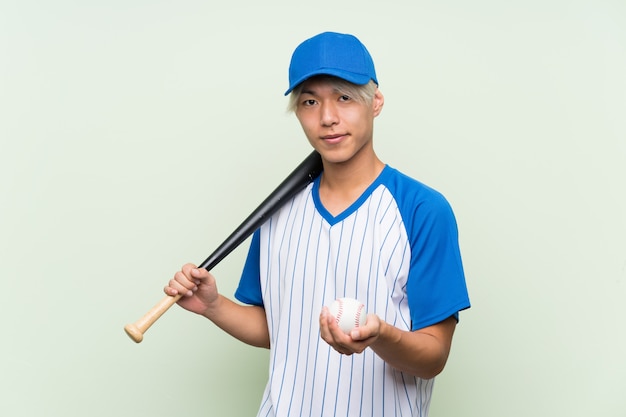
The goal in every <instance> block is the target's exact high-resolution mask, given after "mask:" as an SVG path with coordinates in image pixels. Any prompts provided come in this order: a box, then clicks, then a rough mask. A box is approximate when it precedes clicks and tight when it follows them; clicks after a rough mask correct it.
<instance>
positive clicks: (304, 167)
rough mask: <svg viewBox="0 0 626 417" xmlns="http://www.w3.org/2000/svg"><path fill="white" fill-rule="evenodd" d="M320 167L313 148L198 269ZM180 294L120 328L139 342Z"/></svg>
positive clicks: (229, 247)
mask: <svg viewBox="0 0 626 417" xmlns="http://www.w3.org/2000/svg"><path fill="white" fill-rule="evenodd" d="M322 169H323V167H322V158H321V157H320V155H319V153H317V151H313V152H311V154H310V155H309V156H307V157H306V158H305V159H304V161H302V162H301V163H300V165H298V166H297V167H296V169H294V170H293V171H292V172H291V174H289V175H288V176H287V178H285V179H284V180H283V182H281V183H280V185H279V186H278V187H276V189H275V190H274V191H272V193H271V194H270V195H269V196H268V197H267V198H266V199H265V200H263V202H262V203H261V204H260V205H259V206H258V207H257V208H256V209H255V210H254V211H253V212H252V213H251V214H250V215H249V216H248V217H247V218H246V219H245V220H244V221H243V222H242V223H241V224H240V225H239V226H238V227H237V228H236V229H235V231H234V232H233V233H232V234H231V235H230V236H228V237H227V238H226V240H224V242H222V244H221V245H220V246H219V247H218V248H217V249H216V250H215V251H214V252H213V253H212V254H211V255H210V256H209V257H208V258H207V259H205V261H204V262H202V263H201V264H200V265H199V266H198V268H205V269H206V270H208V271H210V270H211V269H212V268H213V267H214V266H215V265H217V264H218V263H219V262H220V261H221V260H222V259H224V258H225V257H226V256H227V255H228V254H229V253H231V252H232V251H233V250H235V248H237V247H238V246H239V245H240V244H241V243H242V242H243V241H244V240H246V239H247V238H248V237H249V236H250V235H251V234H252V233H253V232H254V231H255V230H256V229H258V228H259V227H261V225H262V224H263V223H265V221H266V220H267V219H269V218H270V217H271V216H272V215H273V214H274V213H276V211H278V209H279V208H281V207H282V206H283V204H285V203H286V202H287V201H288V200H289V199H291V198H292V197H294V196H295V195H296V194H297V193H298V192H300V191H302V190H303V189H304V187H306V186H307V185H308V184H309V183H311V182H312V181H313V180H314V179H315V178H316V177H317V176H318V175H320V174H321V172H322ZM180 297H181V295H180V294H179V295H176V296H174V297H172V296H165V297H164V298H163V299H162V300H161V301H159V302H158V303H157V304H156V305H155V306H154V307H152V308H151V309H150V310H149V311H148V312H147V313H146V314H144V315H143V317H141V318H140V319H139V320H137V321H136V322H135V323H133V324H127V325H126V326H125V327H124V330H125V331H126V334H128V336H130V338H131V339H133V340H134V341H135V342H136V343H139V342H141V341H142V340H143V335H144V333H145V332H146V331H147V330H148V329H149V328H150V326H152V325H153V324H154V322H156V321H157V320H158V319H159V317H161V316H162V315H163V313H165V312H166V311H167V310H168V309H169V308H170V307H171V306H173V305H174V304H176V302H177V301H178V300H179V299H180Z"/></svg>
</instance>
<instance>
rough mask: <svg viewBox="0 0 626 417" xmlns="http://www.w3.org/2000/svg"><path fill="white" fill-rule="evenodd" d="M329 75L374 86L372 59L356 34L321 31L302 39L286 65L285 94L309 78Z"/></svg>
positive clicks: (376, 81)
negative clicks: (287, 84) (372, 83)
mask: <svg viewBox="0 0 626 417" xmlns="http://www.w3.org/2000/svg"><path fill="white" fill-rule="evenodd" d="M318 75H330V76H333V77H337V78H340V79H343V80H345V81H348V82H350V83H352V84H356V85H365V84H368V83H369V82H370V81H373V82H374V83H375V84H376V85H378V80H377V78H376V70H375V69H374V61H373V60H372V57H371V56H370V54H369V52H368V51H367V49H366V48H365V45H363V44H362V43H361V42H360V41H359V40H358V39H357V38H356V37H354V36H352V35H348V34H341V33H335V32H324V33H320V34H319V35H316V36H314V37H312V38H310V39H307V40H305V41H304V42H302V43H301V44H300V45H299V46H298V47H297V48H296V50H295V51H294V53H293V55H292V57H291V63H290V65H289V89H287V91H286V92H285V95H288V94H289V93H291V92H292V90H293V89H294V88H296V87H297V86H298V85H300V84H302V82H304V81H306V80H308V79H309V78H311V77H315V76H318Z"/></svg>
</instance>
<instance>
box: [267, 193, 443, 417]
mask: <svg viewBox="0 0 626 417" xmlns="http://www.w3.org/2000/svg"><path fill="white" fill-rule="evenodd" d="M375 185H376V186H372V187H371V190H368V192H366V193H365V194H364V196H363V197H362V198H361V199H360V200H359V201H357V202H356V203H355V204H354V205H353V207H351V208H349V209H348V210H346V212H345V213H343V214H342V215H341V216H339V217H336V218H333V217H332V216H330V215H329V214H328V213H326V212H325V211H324V209H323V207H321V206H319V205H316V198H315V194H314V193H313V190H314V185H310V186H309V187H308V188H307V189H306V190H305V192H303V193H300V194H299V195H298V196H297V197H296V198H295V199H294V200H293V201H292V202H291V203H290V204H288V205H287V206H285V207H283V208H282V209H281V210H280V211H279V212H278V213H277V214H276V215H274V216H273V217H272V218H271V219H270V221H268V222H267V223H266V224H265V225H264V226H263V227H262V228H261V234H260V254H261V261H260V275H261V290H262V293H263V301H264V305H265V310H266V314H267V320H268V326H269V331H270V340H271V345H272V350H271V356H270V362H271V363H270V370H272V371H271V374H270V379H269V381H268V385H267V388H266V391H265V394H264V396H263V401H262V405H261V408H260V410H259V414H258V415H259V416H281V417H282V416H303V417H306V416H311V417H317V416H364V417H365V416H376V417H380V416H426V415H427V411H428V406H429V404H430V396H431V393H432V388H433V380H428V381H425V380H421V379H419V378H415V377H412V376H409V375H405V374H402V373H400V372H397V371H395V370H394V369H392V368H390V367H389V366H387V365H386V364H385V363H384V362H383V361H382V360H380V359H379V358H378V357H377V356H376V355H375V354H374V353H373V352H372V351H371V350H370V349H368V350H366V351H365V352H364V353H363V354H360V355H352V356H342V355H340V354H338V353H337V352H335V351H334V350H332V349H331V348H330V347H329V346H328V345H327V344H326V343H325V342H324V341H323V340H321V339H320V337H319V324H318V319H319V314H320V312H321V309H322V306H324V305H330V303H331V302H332V301H333V300H334V299H336V298H338V297H352V298H356V299H358V300H361V301H362V302H363V303H364V304H365V305H366V308H367V310H368V311H369V312H374V313H376V314H377V315H379V316H380V317H381V318H382V319H383V320H385V321H387V322H389V323H391V324H393V325H395V326H396V327H398V328H401V329H405V330H409V329H410V325H411V319H410V315H409V307H408V303H407V300H406V291H405V286H406V281H407V276H408V272H409V266H410V265H409V260H410V257H411V253H410V247H409V239H408V236H407V233H406V230H405V227H404V224H403V221H402V217H401V215H400V211H399V209H398V205H397V203H396V201H395V200H394V198H393V196H392V195H391V193H390V192H389V190H388V189H387V188H386V187H385V186H384V185H381V184H376V183H375Z"/></svg>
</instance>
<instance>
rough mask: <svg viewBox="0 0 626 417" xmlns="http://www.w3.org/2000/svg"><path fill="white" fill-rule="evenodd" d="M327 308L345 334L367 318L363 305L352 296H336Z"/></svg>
mask: <svg viewBox="0 0 626 417" xmlns="http://www.w3.org/2000/svg"><path fill="white" fill-rule="evenodd" d="M328 309H329V310H330V314H332V315H333V316H334V317H335V319H336V320H337V324H338V325H339V328H340V329H341V330H342V331H343V332H344V333H345V334H350V332H351V331H352V330H354V328H355V327H360V326H363V325H364V324H365V321H366V320H367V314H366V312H365V305H364V304H363V303H362V302H360V301H358V300H355V299H354V298H338V299H336V300H335V301H333V303H332V304H331V305H330V306H329V307H328Z"/></svg>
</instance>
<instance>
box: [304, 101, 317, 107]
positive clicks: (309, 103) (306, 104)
mask: <svg viewBox="0 0 626 417" xmlns="http://www.w3.org/2000/svg"><path fill="white" fill-rule="evenodd" d="M302 104H304V105H305V106H312V105H314V104H315V100H304V101H303V102H302Z"/></svg>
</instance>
